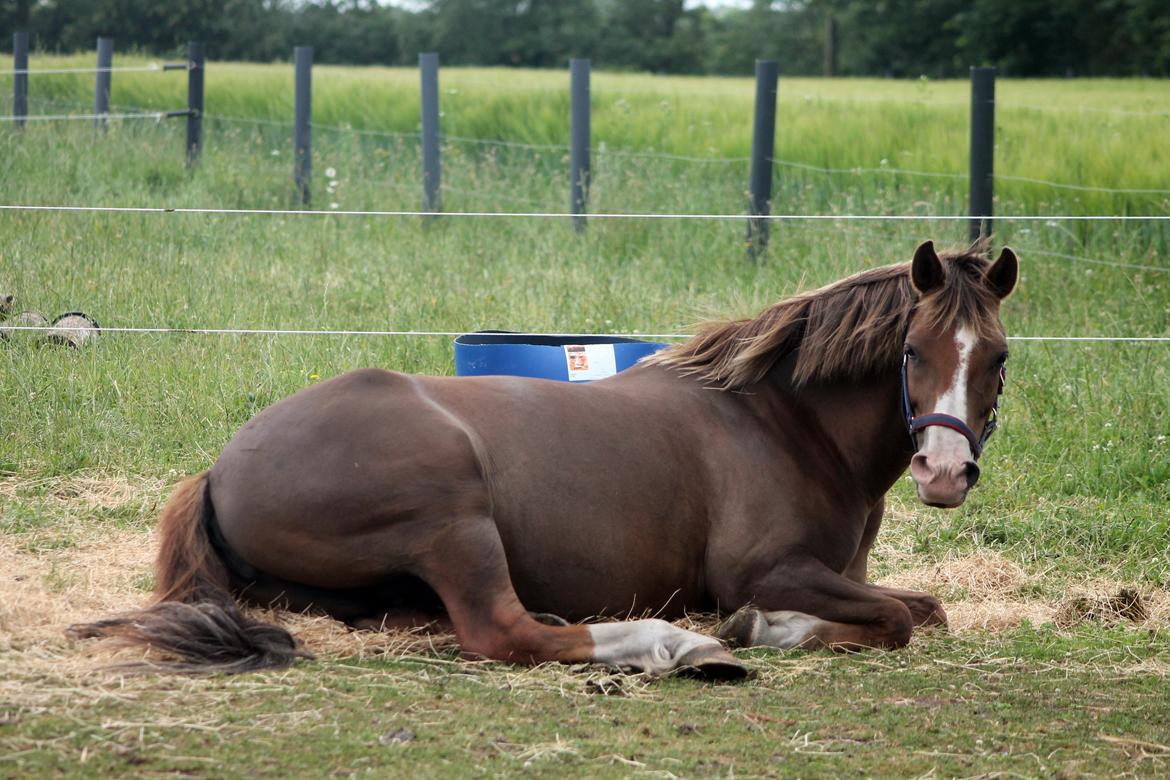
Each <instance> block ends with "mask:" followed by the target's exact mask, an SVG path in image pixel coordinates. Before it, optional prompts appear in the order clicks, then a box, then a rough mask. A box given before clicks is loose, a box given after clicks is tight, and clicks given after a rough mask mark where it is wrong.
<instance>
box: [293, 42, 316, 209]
mask: <svg viewBox="0 0 1170 780" xmlns="http://www.w3.org/2000/svg"><path fill="white" fill-rule="evenodd" d="M293 67H294V69H295V71H296V107H295V114H294V124H293V178H294V179H295V180H296V184H297V190H299V191H300V193H301V203H303V204H304V205H306V206H308V205H309V200H310V195H309V178H310V176H311V174H312V172H313V159H312V133H313V90H312V78H313V47H312V46H297V47H296V48H295V49H293Z"/></svg>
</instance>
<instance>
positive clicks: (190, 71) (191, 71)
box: [187, 41, 204, 167]
mask: <svg viewBox="0 0 1170 780" xmlns="http://www.w3.org/2000/svg"><path fill="white" fill-rule="evenodd" d="M203 73H204V67H203V44H202V43H200V42H196V41H191V42H189V43H188V44H187V165H188V167H190V166H193V165H195V163H197V162H199V154H200V152H202V151H203Z"/></svg>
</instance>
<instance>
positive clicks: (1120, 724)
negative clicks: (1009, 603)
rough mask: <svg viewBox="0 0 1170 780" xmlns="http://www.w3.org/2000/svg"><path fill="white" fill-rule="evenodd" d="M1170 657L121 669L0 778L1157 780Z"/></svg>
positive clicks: (10, 728) (54, 710) (1093, 639)
mask: <svg viewBox="0 0 1170 780" xmlns="http://www.w3.org/2000/svg"><path fill="white" fill-rule="evenodd" d="M1167 652H1170V644H1168V643H1167V638H1166V636H1165V635H1164V634H1163V635H1154V636H1149V637H1146V638H1140V639H1135V638H1134V637H1133V636H1132V635H1130V634H1129V633H1125V632H1122V633H1117V632H1112V631H1106V630H1098V629H1089V630H1083V631H1080V632H1077V633H1076V634H1074V635H1071V636H1070V635H1059V634H1056V633H1055V632H1052V631H1047V630H1039V629H1033V628H1028V627H1025V628H1022V629H1019V630H1017V631H1015V632H1012V633H1010V634H1008V635H1005V636H1002V637H998V638H997V639H996V640H995V642H994V643H987V642H982V641H979V640H971V639H968V640H958V639H954V638H951V637H947V636H945V635H944V636H934V637H930V638H927V639H925V640H924V641H922V642H920V643H918V644H917V645H916V646H914V647H913V648H912V649H909V650H907V651H904V652H900V653H898V654H891V655H858V656H839V657H830V656H824V655H816V656H808V655H800V654H777V653H769V652H764V651H753V652H752V653H748V654H745V655H744V657H745V660H746V661H747V663H748V664H749V665H750V666H751V667H752V668H753V669H755V670H757V672H758V677H757V678H756V679H755V680H753V681H750V682H747V683H744V684H740V685H727V686H712V685H708V684H703V683H697V682H695V681H691V680H681V679H673V680H670V679H668V680H664V681H659V682H655V683H652V684H649V685H647V684H646V682H645V681H643V680H640V679H638V678H625V679H624V680H622V681H621V682H620V683H619V684H618V685H617V686H616V687H614V688H609V689H608V690H610V691H611V692H613V693H614V694H615V695H601V694H598V693H596V692H595V691H597V690H598V685H597V683H601V682H603V681H605V680H606V678H605V677H604V676H598V675H597V674H596V673H592V674H590V675H585V674H582V673H581V672H577V673H576V674H574V673H572V672H566V671H564V670H562V669H558V668H549V667H545V668H541V669H536V670H534V671H530V672H525V673H522V674H518V673H516V672H514V671H512V670H510V669H508V668H506V667H501V666H499V665H495V664H476V665H471V664H466V663H458V662H457V661H456V660H455V659H454V657H452V656H450V655H440V656H433V657H430V658H418V659H413V658H407V659H401V660H380V659H372V660H365V661H357V662H352V663H347V664H338V663H335V662H331V663H307V664H303V665H301V666H299V667H298V668H296V669H295V670H293V671H291V672H286V673H279V674H272V673H266V674H259V675H251V676H249V677H248V678H246V679H243V678H237V679H226V680H225V679H212V680H196V681H185V682H174V681H170V682H167V683H164V684H158V683H154V684H144V683H143V682H142V681H135V680H130V681H129V682H128V683H125V682H121V683H120V682H119V680H118V679H117V678H112V679H105V680H97V681H94V682H93V683H91V685H90V686H88V688H86V689H82V690H63V691H61V692H60V693H58V694H56V695H53V694H46V695H43V696H41V697H39V700H40V706H38V707H37V708H35V709H29V710H26V711H19V710H18V711H16V712H10V713H9V714H8V716H7V717H8V720H7V723H6V724H5V725H0V745H3V747H4V748H5V749H6V752H5V753H4V754H3V755H0V772H4V773H10V774H11V775H13V776H47V775H64V776H79V777H84V776H92V777H99V776H100V777H105V776H110V775H113V774H122V773H128V772H129V773H134V774H164V773H165V774H175V773H181V774H190V775H194V776H197V777H202V776H215V777H256V776H265V777H287V776H297V777H325V776H335V777H385V776H410V777H472V776H492V777H498V776H513V775H519V774H524V775H525V776H533V777H550V778H551V777H565V776H588V777H606V778H608V777H614V778H617V777H631V776H635V777H636V776H639V775H641V774H644V773H660V774H663V776H667V775H665V774H664V773H669V776H674V777H728V776H735V777H745V778H746V777H843V776H858V775H860V776H867V777H920V776H925V775H933V776H941V777H959V776H972V775H984V774H985V775H989V776H997V775H1003V776H1013V777H1027V778H1031V777H1037V778H1039V777H1077V778H1080V777H1106V776H1108V777H1114V776H1119V775H1122V776H1132V777H1155V776H1159V775H1162V774H1164V772H1165V771H1166V769H1167V766H1168V764H1170V756H1168V755H1167V753H1166V746H1165V734H1166V733H1167V729H1168V728H1170V710H1167V708H1166V706H1165V674H1166V671H1165V670H1166V667H1165V664H1164V661H1163V660H1162V659H1164V658H1165V657H1166V654H1167ZM1159 664H1160V665H1159ZM586 678H588V679H586ZM1103 678H1107V679H1108V684H1104V683H1103ZM36 682H39V683H42V684H44V683H50V684H51V683H53V682H56V681H55V680H52V679H51V678H50V679H49V680H45V679H43V678H38V680H36Z"/></svg>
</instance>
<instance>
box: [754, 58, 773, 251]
mask: <svg viewBox="0 0 1170 780" xmlns="http://www.w3.org/2000/svg"><path fill="white" fill-rule="evenodd" d="M778 72H779V67H778V65H777V63H776V61H775V60H756V114H755V123H754V127H753V130H752V162H751V184H750V191H751V202H750V204H749V208H750V214H751V216H767V215H768V214H769V213H771V211H772V154H773V152H774V150H775V145H776V77H777V74H778ZM747 243H748V256H749V257H751V258H752V259H755V257H756V256H757V255H758V254H759V253H760V252H762V251H763V250H764V248H765V247H767V245H768V220H766V219H749V220H748V231H747Z"/></svg>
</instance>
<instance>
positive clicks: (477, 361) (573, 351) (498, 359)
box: [455, 330, 666, 382]
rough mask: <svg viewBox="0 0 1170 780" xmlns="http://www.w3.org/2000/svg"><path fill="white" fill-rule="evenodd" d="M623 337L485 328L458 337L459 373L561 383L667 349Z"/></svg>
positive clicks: (620, 368) (613, 371) (591, 376)
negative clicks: (550, 380)
mask: <svg viewBox="0 0 1170 780" xmlns="http://www.w3.org/2000/svg"><path fill="white" fill-rule="evenodd" d="M665 346H666V344H661V343H657V342H652V341H640V340H638V339H632V338H626V337H624V336H576V335H568V336H566V335H543V334H533V333H512V332H509V331H499V330H484V331H478V332H476V333H465V334H463V335H462V336H459V337H458V338H456V339H455V373H456V374H457V375H459V376H484V375H488V374H496V375H499V374H504V375H508V376H527V377H536V378H538V379H558V380H560V381H562V382H587V381H590V380H594V379H604V378H605V377H607V376H613V375H614V374H616V373H618V372H619V371H624V370H626V369H627V368H629V367H630V366H632V365H634V364H635V363H637V362H638V361H639V360H641V359H642V358H644V357H646V356H647V355H651V354H653V353H655V352H657V351H658V350H660V349H662V348H663V347H665Z"/></svg>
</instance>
